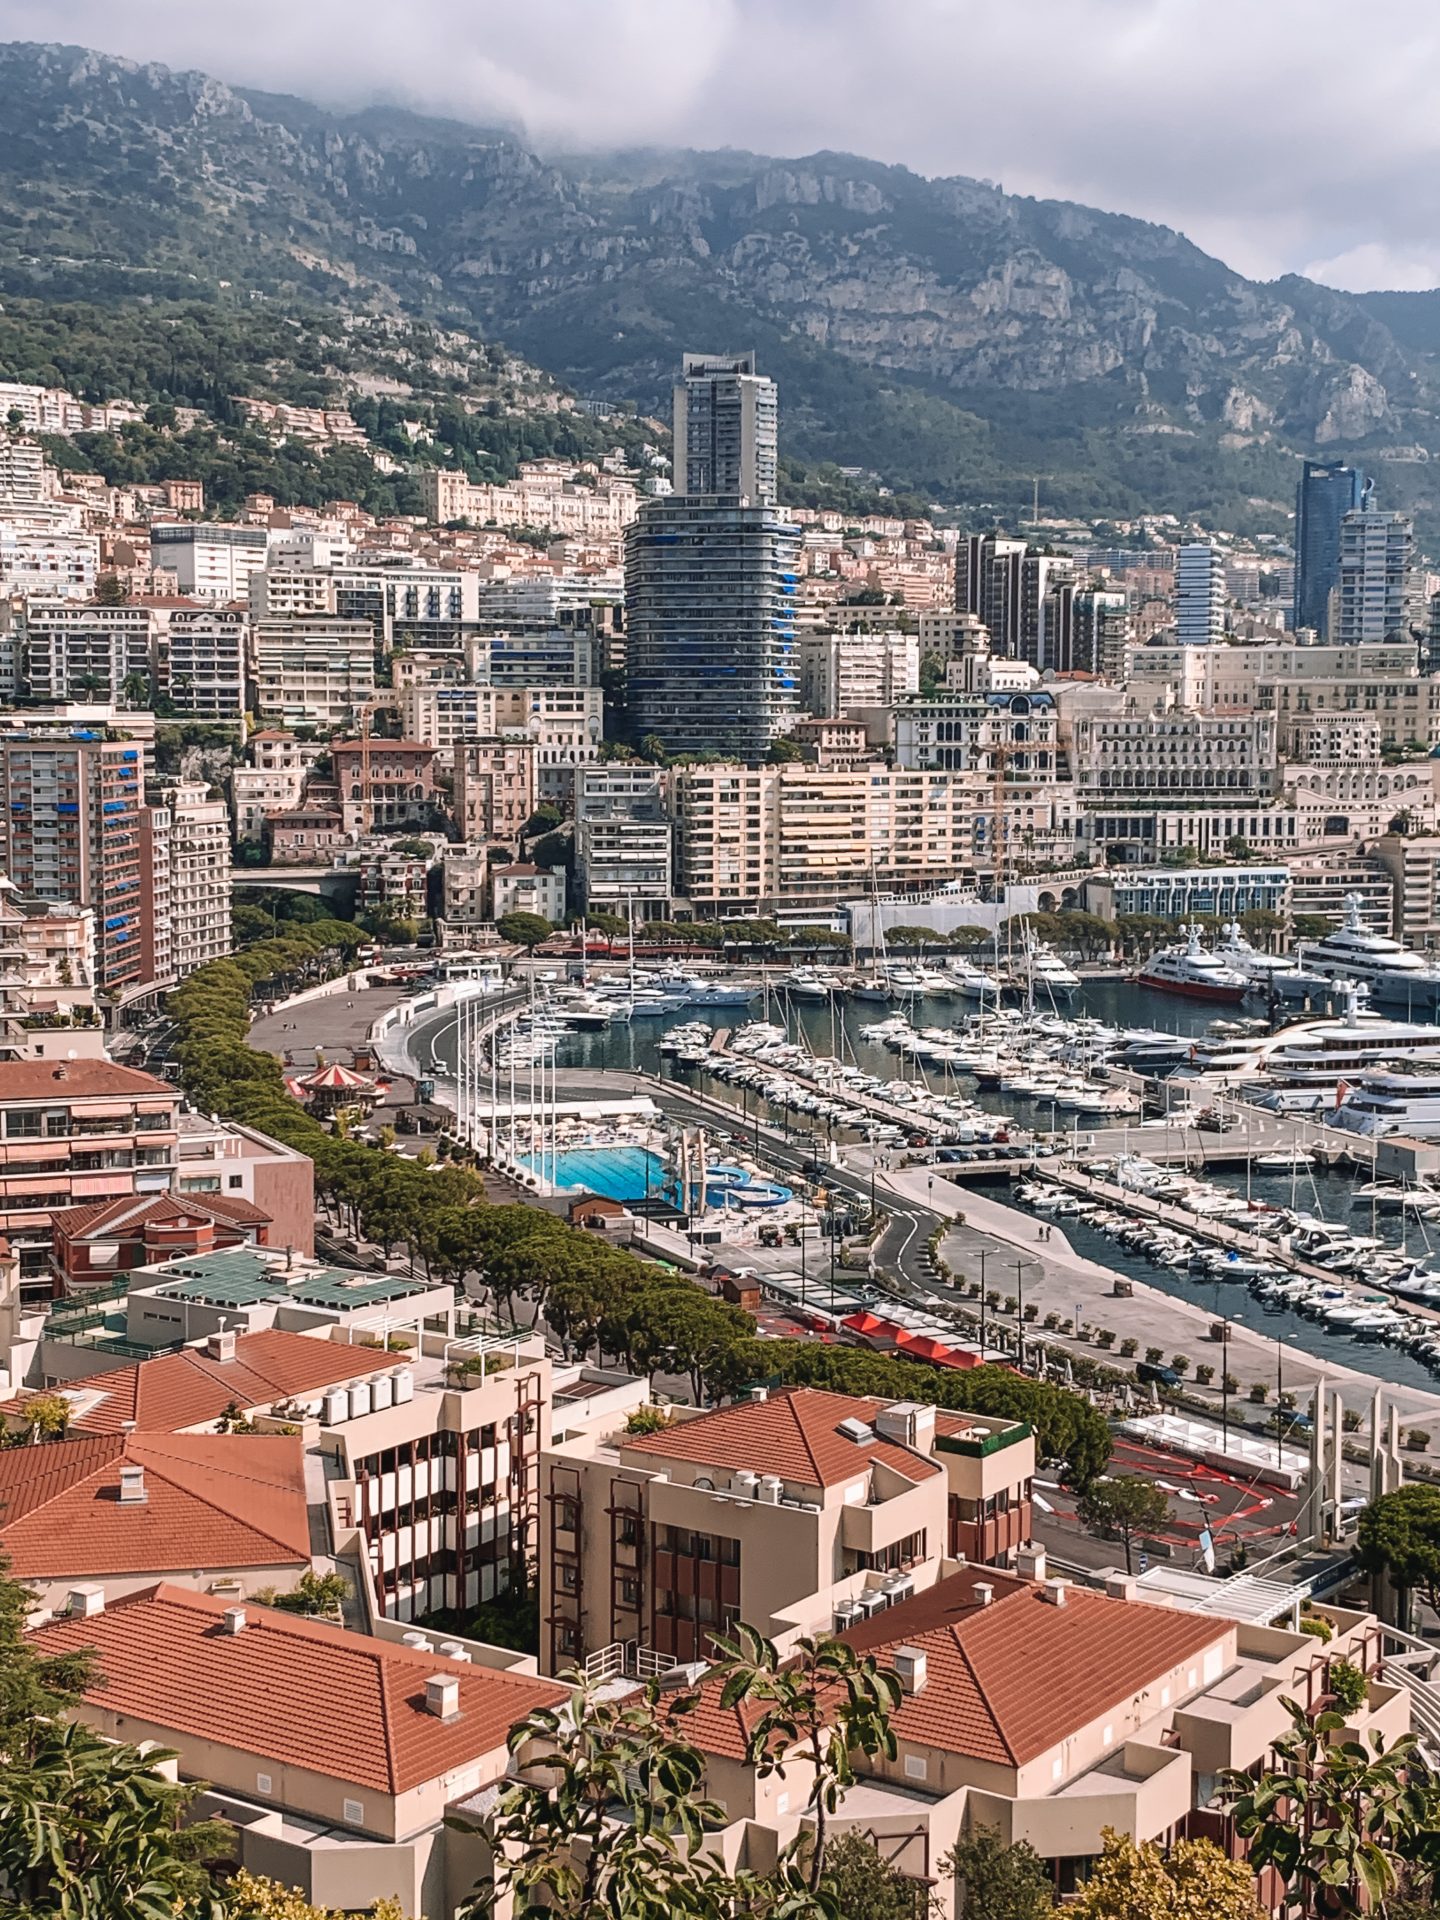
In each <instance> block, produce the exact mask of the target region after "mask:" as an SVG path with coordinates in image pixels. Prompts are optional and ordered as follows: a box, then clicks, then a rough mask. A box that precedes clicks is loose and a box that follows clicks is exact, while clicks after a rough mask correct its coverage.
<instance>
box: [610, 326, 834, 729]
mask: <svg viewBox="0 0 1440 1920" xmlns="http://www.w3.org/2000/svg"><path fill="white" fill-rule="evenodd" d="M775 463H776V436H775V386H774V382H773V381H770V380H766V379H763V378H761V377H760V376H759V375H757V374H756V372H755V362H754V356H753V355H751V354H743V355H738V356H727V357H723V358H722V357H717V356H710V355H704V354H687V355H686V356H685V363H684V372H683V377H682V379H681V381H680V383H679V384H678V385H677V387H676V389H675V476H674V477H675V491H674V492H673V493H672V494H670V495H669V496H668V497H665V498H659V499H654V500H647V501H646V502H645V504H644V505H643V506H642V507H641V509H640V512H639V515H638V516H637V518H636V519H635V520H634V521H633V522H632V523H631V525H630V526H629V527H628V528H627V529H626V533H625V606H626V613H625V625H626V656H627V661H628V667H629V694H630V709H631V714H632V716H633V721H634V727H635V731H636V734H637V735H638V736H639V737H640V738H642V739H643V738H645V737H646V736H647V735H653V736H655V737H656V738H657V739H658V740H659V741H660V742H661V743H662V745H663V746H664V748H665V750H666V751H667V752H668V753H709V752H714V753H722V754H727V755H729V756H730V757H732V758H734V759H738V760H760V759H763V758H764V756H765V754H766V752H767V750H768V748H769V746H770V744H771V742H772V741H773V740H775V739H776V738H778V737H779V736H780V735H781V734H783V733H784V732H785V731H786V730H787V728H788V727H789V726H790V724H791V722H792V721H793V720H794V719H795V717H796V715H797V713H798V711H799V690H798V678H799V676H798V673H797V671H796V662H795V588H796V578H797V574H798V570H799V558H800V532H799V529H798V528H797V527H795V526H792V525H791V524H790V523H789V522H788V521H786V520H785V519H784V517H783V516H782V515H781V514H780V512H779V511H778V509H777V508H776V505H775Z"/></svg>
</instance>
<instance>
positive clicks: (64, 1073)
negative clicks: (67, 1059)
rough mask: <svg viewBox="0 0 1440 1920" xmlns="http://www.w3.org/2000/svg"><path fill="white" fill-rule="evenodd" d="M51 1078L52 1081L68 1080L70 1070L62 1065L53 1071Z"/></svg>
mask: <svg viewBox="0 0 1440 1920" xmlns="http://www.w3.org/2000/svg"><path fill="white" fill-rule="evenodd" d="M50 1078H51V1079H52V1080H68V1079H69V1078H70V1069H69V1068H68V1067H67V1066H65V1065H64V1064H63V1063H62V1064H61V1065H60V1066H58V1067H55V1068H53V1069H52V1071H51V1074H50Z"/></svg>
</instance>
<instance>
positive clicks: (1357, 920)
mask: <svg viewBox="0 0 1440 1920" xmlns="http://www.w3.org/2000/svg"><path fill="white" fill-rule="evenodd" d="M1364 904H1365V903H1364V901H1363V900H1362V899H1361V897H1360V895H1359V894H1358V893H1351V894H1347V895H1346V896H1345V917H1344V919H1343V920H1342V921H1341V923H1340V925H1339V926H1338V927H1336V929H1335V930H1334V932H1333V933H1327V934H1326V935H1325V936H1324V937H1323V939H1320V940H1315V941H1307V942H1303V943H1302V944H1301V946H1300V948H1299V951H1298V959H1299V963H1300V965H1301V966H1303V967H1305V968H1307V969H1311V970H1313V971H1314V972H1316V973H1318V974H1321V975H1322V976H1323V977H1324V978H1325V979H1327V980H1351V981H1358V982H1359V983H1360V984H1361V985H1363V986H1366V987H1368V988H1369V990H1370V998H1371V999H1372V1000H1373V1001H1374V1002H1375V1003H1376V1005H1377V1006H1392V1007H1394V1006H1399V1007H1404V1008H1406V1010H1407V1011H1408V1012H1410V1013H1411V1014H1412V1015H1413V1014H1417V1013H1434V1012H1435V1010H1436V1009H1437V1008H1440V960H1437V959H1436V958H1435V957H1434V956H1433V955H1427V954H1423V953H1416V952H1415V951H1414V950H1413V948H1410V947H1407V946H1405V945H1404V944H1403V943H1402V942H1401V941H1399V940H1394V939H1392V938H1391V937H1390V935H1389V934H1385V933H1375V932H1373V931H1372V930H1371V929H1370V928H1369V927H1367V926H1366V925H1365V920H1364Z"/></svg>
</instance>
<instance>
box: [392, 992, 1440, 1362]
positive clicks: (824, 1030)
mask: <svg viewBox="0 0 1440 1920" xmlns="http://www.w3.org/2000/svg"><path fill="white" fill-rule="evenodd" d="M894 1011H896V1009H894V1008H889V1007H887V1006H885V1005H884V1004H883V1003H879V1002H875V1001H859V1000H839V1001H836V1002H834V1003H833V1004H829V1005H827V1004H825V1003H818V1002H813V1001H807V1002H798V1003H797V1002H787V1001H786V1000H785V999H784V998H783V997H782V996H780V995H771V996H769V998H768V1000H762V999H759V998H757V1000H756V1001H755V1003H754V1005H753V1006H752V1008H751V1009H750V1010H749V1011H748V1013H747V1012H746V1011H744V1010H737V1011H735V1012H728V1011H727V1012H724V1013H719V1012H712V1013H708V1014H706V1015H704V1016H703V1017H704V1018H705V1019H706V1020H707V1021H708V1023H709V1024H710V1025H711V1026H713V1027H716V1028H719V1027H722V1026H729V1027H731V1028H734V1027H738V1026H741V1025H743V1024H744V1023H745V1022H746V1021H747V1020H751V1019H753V1020H758V1019H768V1020H770V1021H771V1022H773V1023H774V1024H775V1025H776V1026H782V1025H783V1026H784V1027H785V1028H786V1029H787V1031H788V1032H789V1034H790V1036H791V1038H792V1039H795V1040H798V1041H803V1043H804V1044H805V1045H806V1046H807V1047H808V1048H809V1049H810V1050H811V1051H812V1052H813V1053H815V1054H817V1055H823V1054H832V1055H833V1054H839V1055H841V1056H842V1057H843V1058H845V1059H847V1060H853V1061H854V1062H855V1063H856V1064H857V1065H858V1066H860V1067H861V1068H863V1069H864V1070H865V1071H866V1072H867V1073H873V1074H876V1075H879V1076H882V1077H884V1078H886V1079H899V1078H905V1079H917V1080H924V1081H926V1082H927V1083H928V1085H929V1086H930V1087H931V1088H932V1089H934V1090H935V1091H937V1092H939V1091H941V1090H942V1087H943V1086H944V1084H945V1074H946V1070H945V1069H943V1068H939V1067H935V1066H931V1067H929V1068H928V1069H926V1068H925V1067H923V1066H922V1065H921V1064H920V1063H918V1062H916V1061H907V1060H905V1059H903V1058H902V1057H901V1056H900V1055H898V1054H896V1053H893V1052H891V1051H890V1050H889V1049H887V1048H886V1047H885V1045H884V1044H883V1042H881V1041H878V1040H874V1039H866V1038H865V1037H864V1036H863V1034H862V1031H861V1030H862V1029H863V1028H865V1027H868V1026H872V1025H874V1024H876V1023H877V1022H879V1021H881V1020H883V1019H885V1018H886V1016H887V1015H888V1014H890V1013H892V1012H894ZM903 1011H904V1012H905V1013H906V1015H907V1017H908V1018H909V1019H910V1021H911V1023H912V1025H914V1026H915V1027H917V1028H924V1027H937V1028H942V1027H943V1028H950V1027H960V1026H963V1025H965V1024H966V1023H968V1022H970V1021H972V1020H973V1019H974V1018H975V1017H976V1014H977V1011H978V1010H977V1008H976V1006H975V1005H974V1003H973V1002H969V1001H964V1000H958V999H952V1000H931V999H923V1000H920V1001H918V1002H911V1003H907V1005H906V1006H905V1008H904V1009H903ZM1056 1011H1057V1012H1058V1013H1060V1014H1062V1015H1089V1016H1090V1017H1092V1018H1094V1019H1097V1020H1101V1021H1103V1022H1105V1023H1106V1024H1107V1025H1111V1026H1115V1027H1118V1028H1121V1029H1122V1030H1123V1029H1131V1028H1144V1029H1146V1030H1150V1031H1156V1032H1162V1033H1174V1034H1178V1035H1189V1036H1195V1037H1197V1038H1198V1037H1199V1036H1201V1035H1203V1034H1205V1033H1206V1032H1207V1031H1208V1030H1209V1028H1210V1027H1211V1025H1212V1023H1214V1022H1215V1021H1216V1020H1217V1019H1225V1018H1229V1019H1234V1018H1236V1017H1238V1015H1237V1012H1236V1010H1233V1009H1228V1008H1224V1007H1219V1008H1217V1007H1215V1006H1213V1005H1209V1004H1205V1003H1201V1002H1193V1001H1188V1000H1183V999H1179V998H1176V997H1174V996H1172V995H1169V994H1164V993H1156V992H1154V991H1152V990H1150V989H1147V988H1143V987H1139V986H1136V985H1134V984H1133V983H1131V982H1129V981H1126V980H1123V979H1117V978H1114V977H1108V978H1105V979H1090V980H1086V981H1085V982H1084V984H1083V986H1082V989H1081V991H1080V993H1079V994H1078V995H1077V996H1076V997H1075V999H1074V1001H1073V1002H1072V1003H1070V1004H1069V1005H1068V1006H1062V1007H1059V1008H1057V1009H1056ZM1243 1011H1246V1012H1248V1009H1245V1010H1243ZM697 1017H699V1016H697V1015H696V1014H695V1012H694V1011H693V1010H681V1011H678V1012H675V1013H673V1014H668V1015H665V1016H662V1017H660V1018H647V1019H635V1020H633V1021H630V1022H628V1023H616V1024H612V1025H611V1026H610V1027H608V1028H605V1029H602V1030H599V1031H590V1032H574V1033H571V1034H568V1035H567V1036H566V1037H565V1039H564V1042H563V1044H562V1047H561V1051H560V1054H559V1056H558V1058H559V1063H560V1065H561V1066H562V1067H565V1068H567V1069H570V1070H572V1071H574V1072H577V1073H579V1074H580V1075H582V1076H583V1072H584V1069H585V1068H587V1067H590V1068H594V1069H597V1070H599V1071H606V1070H609V1071H624V1070H627V1069H628V1070H631V1071H640V1072H646V1073H652V1074H660V1075H662V1076H663V1077H665V1078H667V1079H674V1080H675V1081H676V1083H677V1085H682V1086H686V1087H693V1088H695V1089H697V1090H701V1089H703V1090H704V1091H705V1092H706V1093H707V1094H708V1095H709V1096H710V1097H711V1098H712V1099H715V1100H718V1101H721V1102H723V1103H725V1104H726V1105H729V1106H731V1107H733V1108H734V1109H735V1113H736V1120H737V1132H738V1131H739V1129H740V1127H742V1126H743V1122H744V1116H745V1115H746V1113H747V1112H748V1111H750V1110H751V1108H752V1107H753V1104H754V1103H753V1102H751V1101H749V1100H748V1099H747V1096H745V1095H744V1094H743V1092H742V1090H741V1089H739V1088H736V1087H732V1086H729V1085H727V1084H726V1083H725V1082H724V1081H722V1080H718V1079H715V1078H713V1077H710V1076H707V1075H705V1074H704V1073H703V1072H702V1071H701V1070H700V1069H698V1068H694V1067H687V1066H685V1065H683V1064H681V1063H679V1062H677V1061H676V1060H675V1059H673V1058H672V1057H668V1056H667V1055H665V1054H663V1053H662V1052H661V1051H660V1042H661V1041H662V1040H663V1039H664V1037H665V1035H666V1034H667V1033H668V1032H669V1031H670V1029H671V1028H673V1027H677V1026H682V1025H686V1024H688V1023H690V1022H692V1021H693V1020H695V1019H696V1018H697ZM428 1043H429V1044H430V1045H433V1049H434V1061H435V1064H436V1065H437V1068H438V1070H439V1071H440V1072H441V1073H448V1074H451V1075H453V1072H454V1059H455V1051H454V1050H455V1038H454V1033H453V1030H452V1029H450V1028H449V1027H448V1026H447V1027H444V1028H441V1029H439V1030H434V1029H432V1031H431V1034H430V1035H429V1037H428ZM949 1071H950V1072H951V1074H952V1075H953V1076H954V1077H953V1078H952V1079H951V1080H950V1083H949V1084H950V1085H951V1086H954V1087H958V1088H959V1089H960V1090H962V1091H963V1092H965V1093H967V1094H969V1095H970V1096H971V1097H973V1098H975V1099H976V1100H977V1101H978V1103H979V1104H981V1105H983V1106H984V1107H985V1108H987V1109H988V1110H989V1111H991V1112H994V1113H998V1114H1004V1115H1007V1116H1008V1117H1010V1118H1013V1119H1014V1120H1015V1121H1016V1122H1017V1123H1018V1124H1020V1125H1022V1126H1025V1127H1033V1128H1039V1129H1041V1130H1051V1129H1052V1127H1053V1128H1054V1129H1055V1130H1058V1131H1061V1132H1065V1131H1068V1130H1070V1129H1071V1128H1072V1127H1073V1126H1074V1124H1075V1122H1074V1119H1073V1116H1066V1115H1064V1114H1063V1113H1062V1114H1060V1115H1059V1116H1058V1117H1057V1116H1055V1115H1053V1114H1052V1113H1051V1112H1050V1111H1048V1110H1047V1108H1046V1103H1045V1102H1044V1101H1043V1100H1039V1101H1037V1100H1027V1099H1024V1098H1022V1097H1020V1096H1013V1097H1012V1096H1007V1095H1006V1094H1004V1093H1001V1092H999V1091H998V1090H996V1089H985V1090H982V1091H977V1090H976V1089H975V1086H974V1082H973V1080H972V1079H970V1078H968V1077H967V1076H966V1075H964V1074H963V1072H960V1073H956V1072H955V1070H953V1069H951V1070H949ZM767 1118H769V1119H770V1120H772V1121H773V1122H774V1123H775V1124H783V1123H784V1116H783V1114H782V1113H781V1112H780V1111H778V1110H777V1111H776V1112H775V1113H773V1114H768V1115H767ZM791 1124H793V1122H792V1123H791ZM1083 1124H1084V1123H1082V1127H1083ZM1197 1137H1198V1138H1200V1139H1202V1140H1211V1141H1213V1140H1214V1136H1197ZM1145 1138H1146V1135H1145V1130H1144V1129H1143V1128H1140V1127H1135V1128H1134V1129H1133V1130H1132V1138H1131V1145H1132V1148H1133V1150H1134V1151H1135V1152H1136V1153H1140V1154H1143V1153H1144V1151H1145ZM1042 1166H1043V1163H1042ZM1204 1177H1205V1178H1206V1179H1208V1180H1212V1181H1214V1182H1215V1184H1217V1185H1221V1186H1225V1187H1228V1188H1230V1189H1232V1190H1233V1191H1235V1192H1238V1193H1241V1194H1244V1195H1245V1196H1246V1197H1247V1198H1250V1199H1253V1200H1255V1201H1257V1202H1260V1203H1262V1204H1268V1205H1271V1206H1275V1207H1289V1208H1293V1209H1294V1210H1296V1211H1299V1212H1302V1213H1305V1214H1309V1215H1313V1216H1315V1217H1316V1218H1320V1219H1325V1220H1330V1221H1334V1222H1337V1223H1339V1224H1342V1225H1345V1226H1348V1227H1349V1228H1350V1229H1351V1230H1352V1231H1354V1232H1356V1233H1363V1234H1369V1235H1372V1236H1373V1237H1374V1238H1377V1239H1381V1240H1384V1241H1387V1242H1389V1243H1391V1244H1394V1245H1397V1246H1398V1245H1400V1244H1402V1235H1403V1243H1404V1244H1405V1245H1406V1246H1407V1247H1408V1249H1409V1250H1410V1252H1412V1253H1413V1254H1414V1255H1415V1256H1416V1258H1417V1259H1419V1258H1423V1257H1425V1256H1427V1255H1428V1254H1430V1253H1432V1252H1433V1253H1434V1254H1435V1255H1437V1256H1440V1223H1436V1222H1426V1221H1424V1220H1421V1219H1418V1218H1415V1217H1407V1216H1405V1215H1403V1214H1396V1213H1393V1212H1383V1211H1372V1210H1371V1209H1370V1208H1367V1207H1366V1206H1364V1205H1363V1204H1361V1205H1357V1204H1355V1199H1356V1186H1357V1182H1356V1180H1355V1179H1354V1178H1353V1177H1352V1176H1350V1175H1349V1174H1346V1173H1343V1172H1340V1171H1337V1170H1334V1169H1329V1170H1327V1169H1322V1168H1319V1167H1315V1168H1309V1167H1302V1168H1299V1169H1298V1170H1296V1171H1292V1172H1286V1173H1261V1172H1258V1171H1254V1170H1251V1171H1249V1172H1248V1173H1247V1171H1246V1169H1244V1168H1243V1167H1234V1166H1232V1167H1227V1168H1217V1169H1207V1170H1206V1171H1205V1174H1204ZM980 1183H983V1188H984V1190H986V1191H988V1192H990V1193H991V1194H992V1196H993V1197H994V1198H997V1199H1002V1200H1005V1201H1006V1202H1007V1203H1008V1204H1011V1205H1015V1206H1016V1207H1017V1208H1018V1206H1019V1203H1018V1201H1016V1200H1015V1199H1014V1198H1013V1194H1012V1190H1011V1187H1010V1184H1009V1182H1008V1181H1004V1180H1001V1179H996V1178H995V1177H994V1176H984V1175H981V1176H979V1177H978V1180H977V1178H976V1176H973V1175H972V1176H969V1177H968V1178H967V1182H966V1184H980ZM1059 1224H1060V1227H1061V1229H1062V1230H1063V1232H1064V1233H1065V1236H1066V1238H1067V1239H1068V1240H1069V1241H1070V1243H1071V1245H1072V1246H1073V1247H1074V1248H1075V1251H1076V1252H1077V1253H1079V1254H1082V1255H1084V1256H1085V1257H1086V1258H1088V1259H1091V1260H1094V1261H1096V1262H1097V1263H1098V1264H1100V1265H1102V1266H1106V1267H1109V1268H1111V1269H1113V1270H1114V1271H1115V1272H1116V1273H1119V1274H1121V1275H1123V1276H1125V1277H1128V1278H1131V1279H1135V1280H1139V1281H1143V1282H1144V1283H1145V1284H1146V1285H1147V1286H1149V1287H1153V1288H1155V1289H1156V1290H1158V1291H1160V1292H1162V1293H1167V1294H1169V1295H1171V1296H1172V1297H1173V1298H1174V1299H1176V1300H1182V1301H1185V1302H1186V1303H1187V1304H1189V1305H1190V1306H1191V1307H1199V1308H1202V1309H1203V1310H1205V1311H1206V1312H1208V1313H1211V1314H1213V1315H1214V1316H1215V1317H1216V1318H1220V1317H1224V1318H1227V1319H1229V1320H1232V1321H1235V1322H1238V1323H1239V1324H1241V1325H1243V1326H1245V1327H1246V1328H1248V1329H1249V1330H1250V1331H1251V1332H1252V1333H1256V1334H1260V1335H1262V1336H1266V1337H1269V1338H1272V1339H1276V1340H1279V1341H1283V1342H1284V1343H1285V1344H1286V1345H1288V1346H1292V1347H1295V1348H1298V1349H1300V1350H1301V1351H1303V1352H1305V1353H1308V1354H1311V1355H1313V1356H1315V1357H1316V1358H1317V1359H1326V1360H1332V1361H1335V1362H1336V1363H1338V1364H1340V1365H1343V1366H1348V1367H1353V1368H1354V1369H1355V1370H1356V1371H1357V1372H1362V1373H1368V1374H1372V1375H1374V1376H1375V1377H1376V1378H1377V1380H1383V1381H1387V1382H1390V1383H1392V1384H1395V1385H1404V1386H1410V1387H1419V1388H1424V1389H1428V1390H1432V1391H1433V1390H1434V1388H1435V1385H1436V1381H1435V1376H1434V1375H1433V1374H1432V1373H1431V1371H1430V1370H1429V1368H1428V1367H1427V1366H1426V1365H1425V1364H1424V1362H1423V1361H1421V1360H1419V1359H1417V1358H1415V1357H1414V1356H1412V1355H1411V1354H1409V1353H1406V1352H1404V1351H1403V1350H1401V1349H1399V1348H1394V1347H1389V1346H1382V1345H1378V1344H1375V1343H1373V1342H1367V1341H1362V1340H1359V1339H1356V1338H1354V1337H1353V1336H1350V1335H1347V1334H1345V1333H1343V1332H1338V1331H1335V1332H1332V1331H1330V1330H1327V1329H1326V1328H1325V1327H1324V1326H1322V1325H1321V1324H1320V1323H1319V1322H1317V1321H1315V1320H1312V1319H1309V1318H1307V1317H1306V1316H1304V1315H1302V1314H1300V1313H1297V1312H1296V1311H1295V1310H1294V1309H1293V1308H1291V1307H1288V1306H1263V1305H1262V1304H1261V1302H1260V1301H1259V1300H1257V1299H1255V1298H1254V1297H1253V1296H1252V1295H1251V1294H1250V1293H1249V1292H1248V1290H1247V1289H1246V1288H1245V1287H1244V1286H1243V1285H1239V1284H1236V1283H1234V1282H1228V1283H1227V1282H1218V1281H1215V1280H1214V1279H1212V1278H1210V1277H1209V1276H1208V1275H1200V1274H1190V1273H1187V1272H1184V1271H1181V1270H1178V1269H1175V1268H1170V1267H1161V1266H1156V1265H1153V1264H1152V1263H1151V1262H1150V1261H1149V1260H1147V1259H1146V1258H1145V1257H1144V1255H1143V1254H1137V1253H1132V1252H1131V1251H1130V1250H1129V1249H1127V1248H1125V1247H1124V1246H1122V1245H1120V1244H1119V1243H1117V1242H1116V1241H1114V1240H1112V1239H1110V1238H1109V1237H1108V1236H1107V1235H1105V1234H1102V1233H1099V1232H1097V1231H1095V1230H1094V1229H1092V1228H1090V1227H1088V1226H1087V1225H1086V1223H1085V1222H1084V1221H1083V1220H1076V1219H1073V1218H1070V1219H1065V1220H1063V1221H1062V1222H1060V1223H1059ZM1167 1358H1168V1355H1167Z"/></svg>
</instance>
